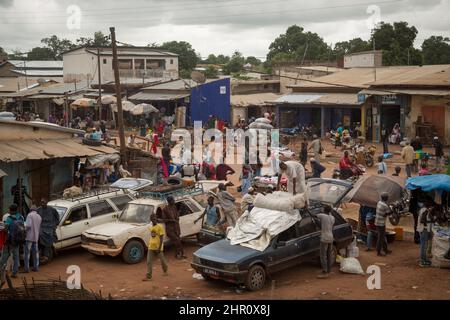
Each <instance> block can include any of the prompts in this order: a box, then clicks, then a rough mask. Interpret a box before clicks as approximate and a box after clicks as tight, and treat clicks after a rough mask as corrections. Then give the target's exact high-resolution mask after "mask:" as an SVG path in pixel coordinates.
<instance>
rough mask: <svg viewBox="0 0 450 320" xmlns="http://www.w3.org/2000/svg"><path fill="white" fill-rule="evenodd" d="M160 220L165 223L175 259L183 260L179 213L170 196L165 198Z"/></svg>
mask: <svg viewBox="0 0 450 320" xmlns="http://www.w3.org/2000/svg"><path fill="white" fill-rule="evenodd" d="M161 220H162V221H163V222H164V223H165V226H166V234H167V236H168V237H169V239H170V241H171V242H172V243H173V244H174V246H175V249H176V253H175V258H177V259H185V258H186V256H185V255H184V251H183V246H182V244H181V237H180V235H181V230H180V213H179V211H178V208H177V206H176V205H175V199H174V198H173V197H172V196H168V197H167V206H166V207H165V208H164V209H163V210H162V219H161Z"/></svg>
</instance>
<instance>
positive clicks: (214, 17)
mask: <svg viewBox="0 0 450 320" xmlns="http://www.w3.org/2000/svg"><path fill="white" fill-rule="evenodd" d="M401 1H403V0H391V1H380V2H366V3H359V4H351V5H338V6H328V7H316V8H302V9H288V10H278V11H271V12H267V11H262V12H252V13H242V14H228V15H218V16H200V17H188V18H184V19H183V18H180V19H176V21H177V22H184V23H189V22H196V21H199V20H208V19H214V20H215V21H217V19H222V18H231V17H249V16H258V15H271V14H281V13H292V12H298V11H301V12H306V11H319V10H329V9H341V8H349V7H361V6H367V5H372V4H387V3H396V2H401ZM102 22H103V23H107V22H108V23H109V22H111V23H117V22H119V23H120V22H130V23H132V22H149V19H133V20H129V19H126V20H117V19H113V20H111V19H108V20H98V19H96V20H92V21H87V22H86V21H84V22H83V23H84V24H92V23H95V24H98V23H102ZM61 23H63V22H38V21H34V22H31V21H30V22H0V24H17V25H19V24H48V25H50V24H61Z"/></svg>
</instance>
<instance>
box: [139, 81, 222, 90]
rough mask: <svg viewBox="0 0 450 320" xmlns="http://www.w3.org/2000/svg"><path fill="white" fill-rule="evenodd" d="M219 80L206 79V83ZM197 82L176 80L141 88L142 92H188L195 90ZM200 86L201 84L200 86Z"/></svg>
mask: <svg viewBox="0 0 450 320" xmlns="http://www.w3.org/2000/svg"><path fill="white" fill-rule="evenodd" d="M218 80H219V79H206V83H210V82H214V81H218ZM197 85H198V84H197V82H195V81H193V80H191V79H178V80H173V81H168V82H164V83H159V84H155V85H152V86H149V87H145V88H142V90H144V91H147V90H148V91H151V90H190V88H195V87H196V86H197ZM200 85H201V84H200Z"/></svg>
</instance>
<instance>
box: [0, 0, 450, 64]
mask: <svg viewBox="0 0 450 320" xmlns="http://www.w3.org/2000/svg"><path fill="white" fill-rule="evenodd" d="M5 4H8V5H9V7H8V8H6V9H5V10H2V11H1V12H0V28H1V29H2V31H1V33H0V46H2V47H4V48H7V49H13V48H23V49H30V48H31V47H34V46H38V45H40V39H41V38H43V37H46V36H49V35H52V34H56V35H58V36H60V37H66V38H69V39H71V40H75V39H76V38H78V37H80V36H91V35H92V34H93V32H94V31H97V30H102V31H103V32H105V33H108V32H109V27H110V26H116V30H117V36H118V39H119V40H120V41H123V42H129V43H135V44H147V43H150V42H162V41H167V40H186V41H190V42H191V43H192V45H193V46H194V48H196V50H197V51H200V52H201V54H202V55H207V54H208V53H210V52H214V53H220V52H223V53H226V54H230V53H232V52H233V51H234V50H235V49H239V50H241V51H242V52H243V53H244V54H246V55H250V54H251V55H257V56H265V54H266V53H267V49H268V46H269V44H270V42H271V41H272V40H273V39H274V38H275V37H276V36H278V35H279V34H280V33H283V32H284V31H285V30H286V28H287V27H288V26H290V25H292V24H297V25H300V26H303V27H305V29H306V30H308V31H312V32H317V33H318V34H319V35H320V36H322V37H324V39H325V40H326V41H328V42H333V43H336V42H337V41H342V40H348V39H351V38H353V37H356V36H359V37H362V38H367V37H369V35H370V29H369V28H368V27H367V23H366V21H367V20H368V19H369V18H370V16H371V13H367V12H366V10H367V8H368V6H369V5H371V4H373V5H378V6H379V8H380V18H381V20H383V21H387V22H393V21H400V20H404V21H408V22H409V23H410V24H411V25H415V26H416V27H417V28H418V29H419V38H422V37H423V38H425V37H428V36H429V35H432V34H443V35H447V36H448V30H450V21H449V19H448V18H447V17H446V16H444V14H446V13H447V12H449V10H448V9H449V8H450V5H449V1H448V0H441V1H439V0H431V1H426V0H402V1H394V0H384V1H383V0H373V1H370V0H337V1H333V2H330V1H326V0H318V1H314V2H313V1H300V0H284V1H283V0H246V1H244V0H242V1H241V0H228V1H224V0H222V1H214V2H213V1H210V0H137V1H133V2H132V3H126V2H123V1H120V0H100V1H95V2H94V1H92V0H63V1H57V0H50V1H48V0H27V1H25V0H23V1H16V2H13V1H12V0H11V1H9V0H0V6H1V5H3V6H4V5H5ZM72 4H75V5H77V6H79V7H80V9H81V13H82V16H81V29H79V30H77V29H73V30H69V29H68V28H67V27H66V21H67V18H68V16H69V14H67V12H66V10H67V8H68V6H69V5H72ZM420 43H421V41H420Z"/></svg>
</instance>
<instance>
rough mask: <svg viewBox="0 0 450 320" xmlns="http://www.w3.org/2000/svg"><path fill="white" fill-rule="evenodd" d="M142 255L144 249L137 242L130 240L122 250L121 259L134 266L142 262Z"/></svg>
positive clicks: (140, 243)
mask: <svg viewBox="0 0 450 320" xmlns="http://www.w3.org/2000/svg"><path fill="white" fill-rule="evenodd" d="M144 254H145V249H144V245H143V244H142V242H140V241H138V240H131V241H129V242H128V243H127V244H126V245H125V247H124V248H123V251H122V259H123V261H125V263H128V264H135V263H139V262H141V261H142V259H143V258H144Z"/></svg>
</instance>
